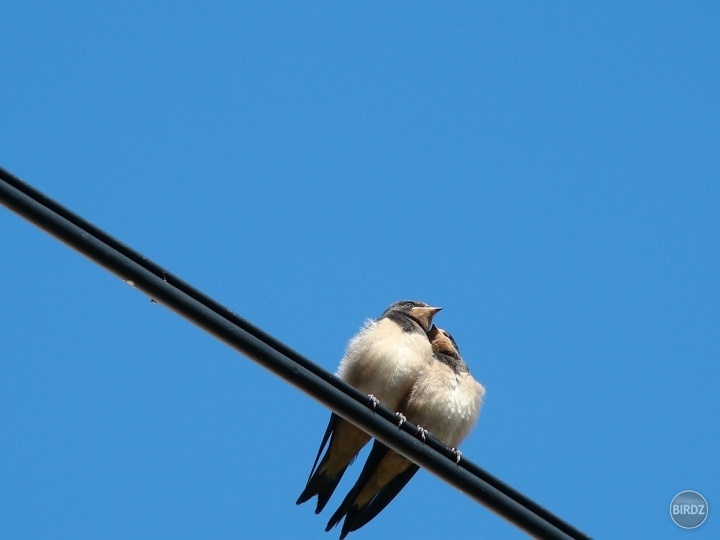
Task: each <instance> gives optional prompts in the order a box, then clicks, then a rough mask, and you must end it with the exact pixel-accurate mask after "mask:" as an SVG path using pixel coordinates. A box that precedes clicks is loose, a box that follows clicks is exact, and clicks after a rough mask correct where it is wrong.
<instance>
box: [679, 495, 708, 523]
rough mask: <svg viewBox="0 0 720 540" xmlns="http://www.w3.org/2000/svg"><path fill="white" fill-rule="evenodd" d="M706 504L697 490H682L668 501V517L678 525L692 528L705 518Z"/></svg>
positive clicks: (706, 512)
mask: <svg viewBox="0 0 720 540" xmlns="http://www.w3.org/2000/svg"><path fill="white" fill-rule="evenodd" d="M707 515H708V504H707V501H706V500H705V497H703V496H702V495H700V494H699V493H698V492H697V491H683V492H681V493H678V494H677V495H675V498H674V499H673V500H672V502H671V503H670V517H671V518H672V520H673V521H674V522H675V524H676V525H677V526H678V527H682V528H683V529H694V528H695V527H699V526H700V525H702V524H703V523H704V522H705V520H706V519H707Z"/></svg>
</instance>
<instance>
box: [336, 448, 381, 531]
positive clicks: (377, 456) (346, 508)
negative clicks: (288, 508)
mask: <svg viewBox="0 0 720 540" xmlns="http://www.w3.org/2000/svg"><path fill="white" fill-rule="evenodd" d="M389 451H390V449H389V448H388V447H387V446H385V445H384V444H382V443H381V442H378V441H375V442H374V443H373V447H372V450H370V454H369V455H368V458H367V461H366V462H365V465H364V466H363V469H362V471H361V472H360V476H359V477H358V479H357V482H355V485H354V486H353V487H352V488H351V489H350V492H349V493H348V494H347V496H346V497H345V499H344V500H343V502H342V503H340V507H339V508H338V509H337V510H336V511H335V513H334V514H333V515H332V517H330V520H329V521H328V524H327V526H326V527H325V530H326V531H329V530H330V529H332V528H333V527H335V526H336V525H337V524H338V523H340V521H341V520H342V518H343V517H345V516H346V515H348V514H349V513H350V512H352V511H353V510H355V506H354V502H355V498H356V497H357V496H358V495H359V494H360V492H361V491H362V490H363V488H364V487H365V484H367V482H368V480H370V477H371V476H372V475H373V473H374V472H375V469H377V467H378V465H380V462H381V461H382V459H383V458H384V457H385V454H387V453H388V452H389ZM344 530H345V526H344V525H343V531H344ZM341 538H343V536H341Z"/></svg>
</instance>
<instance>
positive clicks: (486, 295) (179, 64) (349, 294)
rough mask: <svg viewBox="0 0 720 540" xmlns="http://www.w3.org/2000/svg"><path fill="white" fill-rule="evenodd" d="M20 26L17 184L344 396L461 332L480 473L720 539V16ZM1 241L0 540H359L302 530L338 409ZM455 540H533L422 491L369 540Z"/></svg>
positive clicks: (632, 519)
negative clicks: (436, 335) (685, 501)
mask: <svg viewBox="0 0 720 540" xmlns="http://www.w3.org/2000/svg"><path fill="white" fill-rule="evenodd" d="M0 20H2V32H0V65H1V67H2V84H0V123H1V128H0V165H2V166H3V167H5V168H7V169H9V170H11V171H13V172H14V173H15V174H17V175H19V176H20V177H22V178H23V179H25V180H26V181H28V182H30V183H31V184H33V185H35V186H36V187H38V188H39V189H41V190H42V191H44V192H46V193H47V194H48V195H50V196H51V197H54V198H56V199H57V200H59V201H60V202H62V203H63V204H65V205H67V206H68V207H69V208H71V209H73V210H74V211H76V212H78V213H79V214H81V215H82V216H84V217H85V218H87V219H88V220H90V221H92V222H94V223H95V224H97V225H98V226H100V227H101V228H103V229H105V230H106V231H108V232H109V233H110V234H112V235H114V236H116V237H117V238H119V239H121V240H122V241H124V242H126V243H128V244H130V245H131V246H133V247H135V248H136V249H138V250H139V251H141V252H142V253H144V254H145V255H147V256H148V257H150V258H151V259H153V260H155V261H157V262H158V263H160V264H162V265H164V266H165V267H167V268H168V269H169V270H171V271H172V272H174V273H176V274H178V275H179V276H181V277H182V278H184V279H186V280H187V281H189V282H191V283H193V284H194V285H196V286H197V287H199V288H200V289H202V290H204V291H205V292H207V293H208V294H210V295H212V296H213V297H215V298H217V299H218V300H219V301H220V302H222V303H223V304H225V305H227V306H228V307H230V308H232V309H233V310H235V311H236V312H238V313H239V314H241V315H242V316H244V317H245V318H247V319H249V320H250V321H252V322H254V323H255V324H257V325H259V326H260V327H261V328H263V329H265V330H266V331H268V332H270V333H271V334H273V335H275V336H276V337H278V338H279V339H281V340H283V341H284V342H286V343H287V344H289V345H290V346H292V347H294V348H295V349H297V350H298V351H300V352H302V353H304V354H305V355H307V356H309V357H310V358H312V359H314V360H315V361H316V362H317V363H319V364H320V365H322V366H324V367H325V368H326V369H328V370H334V369H335V367H336V365H337V362H338V360H339V359H340V357H341V355H342V353H343V350H344V347H345V343H346V341H347V339H348V338H349V337H350V336H351V335H352V334H353V333H354V332H355V331H356V330H357V329H358V328H359V327H360V325H361V324H362V322H363V320H364V319H365V318H366V317H375V316H377V315H379V314H380V313H381V312H382V311H383V309H384V308H385V307H386V306H387V305H388V304H389V303H390V302H392V301H394V300H398V299H403V298H415V299H420V300H424V301H426V302H429V303H432V304H436V305H441V306H444V308H445V310H444V311H443V312H442V313H440V314H439V315H438V317H437V320H436V322H437V323H438V324H439V325H440V326H443V327H445V328H447V329H449V330H450V331H451V332H453V334H454V335H455V337H456V338H457V341H458V343H459V344H460V347H461V349H462V352H463V354H464V356H465V358H466V360H467V361H468V363H469V364H470V367H471V370H472V372H473V374H474V375H475V376H476V377H477V378H478V379H479V380H481V381H482V382H483V383H484V384H485V385H486V387H487V400H486V404H485V408H484V409H483V412H482V414H481V418H480V422H479V424H478V426H477V428H476V429H475V431H474V432H473V433H472V434H471V436H470V437H469V438H468V439H467V441H466V442H465V443H464V444H463V446H462V449H463V452H464V455H465V456H466V457H468V458H470V459H472V460H473V461H476V462H477V463H479V464H480V465H482V466H483V467H485V468H486V469H487V470H489V471H490V472H492V473H493V474H495V475H497V476H499V477H501V478H502V479H504V480H505V481H507V482H508V483H510V484H511V485H513V486H515V487H516V488H517V489H519V490H521V491H522V492H524V493H525V494H527V495H528V496H530V497H532V498H533V499H535V500H536V501H538V502H539V503H541V504H543V505H545V506H547V507H548V508H549V509H551V510H552V511H554V512H556V513H557V514H559V515H560V516H562V517H563V518H565V519H567V520H568V521H570V522H571V523H573V524H574V525H576V526H577V527H579V528H581V529H582V530H584V531H586V532H587V533H589V534H591V535H593V536H597V537H598V538H678V539H682V538H693V539H700V538H718V537H720V525H719V524H718V523H719V521H718V519H717V516H716V515H713V508H716V509H717V510H715V512H718V511H720V460H718V457H717V455H718V448H719V447H720V422H718V418H719V417H720V399H719V398H718V383H720V339H719V338H718V331H719V330H720V285H719V284H718V279H719V276H720V252H719V248H720V239H719V233H720V33H719V32H718V21H720V7H718V3H717V2H690V3H688V2H660V3H658V2H630V3H628V2H602V3H600V4H595V5H587V4H578V3H571V2H566V3H556V4H553V5H547V4H546V3H544V2H526V3H522V4H520V3H517V4H515V3H507V2H495V3H482V4H480V3H451V4H448V3H434V4H430V3H390V4H388V3H361V4H358V3H353V4H348V3H334V2H333V3H330V2H303V3H290V2H274V3H268V2H264V3H255V4H249V3H243V4H241V5H236V3H234V2H232V3H231V2H226V3H223V4H218V3H216V4H208V3H205V2H185V3H176V2H165V3H156V4H155V5H153V6H150V5H148V4H147V3H146V2H121V3H118V2H94V3H93V2H85V3H79V2H78V3H53V4H50V3H47V2H32V1H28V2H5V3H4V4H3V6H2V8H0ZM0 239H1V240H0V248H1V249H0V261H1V265H0V298H2V309H1V310H0V356H1V360H0V434H1V435H0V537H2V538H13V539H14V538H43V539H47V538H50V539H52V538H88V539H91V538H92V539H96V538H118V539H127V538H173V539H175V538H228V539H229V538H233V539H235V538H250V537H252V538H261V539H273V538H297V539H315V538H336V537H337V531H335V532H333V533H331V534H329V535H328V534H326V533H324V532H323V529H324V525H325V522H326V519H327V517H328V515H329V512H326V513H325V514H323V515H322V516H320V517H318V516H315V515H314V514H313V512H312V508H311V506H310V505H305V506H300V507H297V506H295V499H296V498H297V496H298V494H299V492H300V490H301V489H302V487H303V486H304V483H305V480H306V478H307V474H308V472H309V468H310V466H311V463H312V460H313V458H314V456H315V452H316V450H317V445H318V443H319V441H320V438H321V436H322V433H323V430H324V429H325V424H326V422H327V418H328V415H329V413H328V411H327V410H326V409H325V408H323V407H322V406H320V405H319V404H318V403H316V402H315V401H313V400H312V399H310V398H308V397H307V396H305V395H304V394H302V393H300V392H299V391H297V390H296V389H294V388H293V387H290V386H289V385H287V384H286V383H284V382H283V381H281V380H279V379H277V378H275V377H274V376H272V375H271V374H269V373H268V372H266V371H264V370H263V369H261V368H260V367H258V366H257V365H255V364H254V363H252V362H251V361H249V360H247V359H245V358H244V357H242V356H240V355H238V354H237V353H235V352H234V351H233V350H230V349H228V348H227V347H226V346H224V345H222V344H220V343H218V342H217V341H216V340H215V339H213V338H212V337H210V336H209V335H207V334H205V333H204V332H202V331H201V330H199V329H197V328H195V327H194V326H192V325H190V324H189V323H187V322H185V321H184V320H182V319H180V318H179V317H178V316H176V315H175V314H173V313H171V312H169V311H168V310H167V309H165V308H164V307H162V306H161V305H155V304H151V303H150V301H149V299H148V298H147V297H145V296H144V295H142V294H139V293H138V292H136V291H135V290H133V289H132V288H130V287H128V286H127V285H125V284H124V283H123V282H122V281H120V280H119V279H117V278H116V277H114V276H112V275H110V274H108V273H107V272H105V271H104V270H102V269H100V268H99V267H97V266H96V265H94V264H92V263H90V262H89V261H87V260H86V259H84V258H83V257H81V256H78V255H77V254H76V253H75V252H73V251H71V250H70V249H68V248H67V247H65V246H64V245H61V244H60V243H58V242H57V241H56V240H54V239H52V238H51V237H49V236H47V235H46V234H45V233H43V232H40V231H39V230H37V229H36V228H35V227H33V226H31V225H30V224H28V223H27V222H25V221H23V220H22V219H20V218H18V217H17V216H15V215H14V214H11V213H10V212H7V211H5V210H4V209H2V210H0ZM358 471H359V466H358V465H356V466H355V467H353V468H352V469H351V470H350V472H349V474H348V475H347V476H348V478H346V479H345V481H344V482H343V484H341V486H340V489H339V492H345V491H346V490H347V489H348V488H349V486H350V485H351V483H352V481H353V480H354V477H355V476H356V474H357V472H358ZM685 489H693V490H697V491H699V492H701V493H702V494H704V495H705V497H706V498H707V499H708V502H709V504H710V517H709V518H708V521H707V522H706V523H705V524H704V525H703V526H702V527H701V528H699V529H697V530H695V531H691V532H688V531H684V530H681V529H679V528H678V527H677V526H676V525H674V524H673V523H672V521H671V519H670V516H669V504H670V501H671V499H672V498H673V496H674V495H675V494H676V493H678V492H679V491H682V490H685ZM339 498H340V497H339V496H336V497H335V498H334V499H333V500H332V501H331V504H330V507H334V506H335V505H336V504H338V503H339ZM439 537H445V538H523V537H524V535H523V534H522V533H521V532H519V531H518V530H516V529H515V528H514V527H512V526H511V525H509V524H507V523H505V522H504V521H503V520H502V519H500V518H498V517H497V516H495V515H494V514H492V513H491V512H489V511H488V510H486V509H484V508H483V507H480V506H478V505H476V504H475V503H474V502H472V501H470V500H468V499H467V498H466V497H465V496H463V495H462V494H460V493H458V492H457V491H455V490H454V489H452V488H450V487H448V486H447V485H445V484H444V483H443V482H441V481H440V480H438V479H437V478H435V477H434V476H432V475H430V474H428V473H425V472H421V473H420V474H418V475H417V477H416V478H415V479H413V481H412V482H411V483H410V485H409V486H408V487H407V488H406V489H405V491H404V492H403V493H402V494H401V495H400V496H399V497H398V498H397V499H396V500H395V501H394V502H393V504H392V505H391V506H390V507H389V508H388V509H387V510H386V511H385V512H384V513H383V514H382V515H381V516H380V517H378V519H376V520H375V521H374V522H372V523H371V524H370V525H368V526H367V527H366V528H365V529H363V530H361V531H359V532H357V533H354V534H353V535H352V536H351V538H356V539H357V540H361V539H363V538H364V539H369V538H372V539H373V540H382V539H393V540H397V539H399V538H439Z"/></svg>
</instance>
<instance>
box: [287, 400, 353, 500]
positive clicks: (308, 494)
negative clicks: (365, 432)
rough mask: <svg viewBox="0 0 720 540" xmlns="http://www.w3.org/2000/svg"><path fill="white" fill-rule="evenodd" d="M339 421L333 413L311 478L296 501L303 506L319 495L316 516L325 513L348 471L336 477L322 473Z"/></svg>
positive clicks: (341, 472)
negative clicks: (326, 506) (324, 510)
mask: <svg viewBox="0 0 720 540" xmlns="http://www.w3.org/2000/svg"><path fill="white" fill-rule="evenodd" d="M339 420H340V417H339V416H338V415H336V414H335V413H332V414H331V415H330V421H329V422H328V426H327V429H326V430H325V435H323V439H322V442H321V443H320V448H319V449H318V453H317V456H316V457H315V463H313V466H312V469H311V470H310V476H309V477H308V481H307V484H306V485H305V489H304V490H303V492H302V493H301V494H300V496H299V497H298V499H297V501H295V504H302V503H304V502H307V501H309V500H310V499H312V498H313V497H314V496H315V495H317V506H316V507H315V513H316V514H319V513H320V512H322V511H323V508H325V505H327V503H328V501H329V500H330V497H332V494H333V493H334V492H335V488H336V487H337V485H338V483H339V482H340V479H341V478H342V476H343V474H344V473H345V470H346V469H347V466H346V467H345V468H344V469H343V470H341V471H340V472H339V473H338V474H337V475H335V476H334V477H331V476H328V475H325V474H321V473H320V470H321V469H322V467H323V465H324V464H325V463H326V462H327V460H328V453H329V451H330V446H329V445H328V441H330V445H332V437H333V434H334V432H335V427H336V426H337V423H338V421H339ZM326 446H327V449H326ZM323 450H326V451H325V455H324V456H323V457H322V459H320V456H321V455H322V453H323ZM348 465H349V464H348Z"/></svg>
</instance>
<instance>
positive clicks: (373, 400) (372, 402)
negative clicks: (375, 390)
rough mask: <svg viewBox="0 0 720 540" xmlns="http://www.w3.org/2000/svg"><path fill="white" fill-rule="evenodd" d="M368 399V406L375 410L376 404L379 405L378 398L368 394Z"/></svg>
mask: <svg viewBox="0 0 720 540" xmlns="http://www.w3.org/2000/svg"><path fill="white" fill-rule="evenodd" d="M368 401H369V402H370V408H371V409H372V410H373V412H375V409H377V406H378V405H380V400H379V399H378V398H376V397H375V396H373V395H372V394H368Z"/></svg>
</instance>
